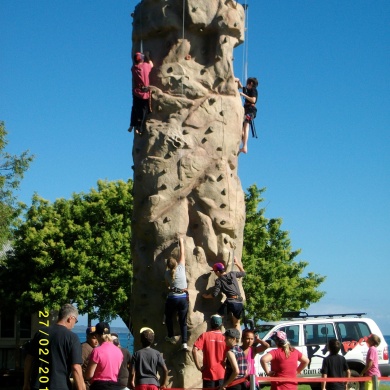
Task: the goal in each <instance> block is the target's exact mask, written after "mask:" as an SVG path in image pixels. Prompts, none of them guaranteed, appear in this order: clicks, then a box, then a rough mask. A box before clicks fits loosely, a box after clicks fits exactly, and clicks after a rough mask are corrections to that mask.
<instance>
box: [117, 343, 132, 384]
mask: <svg viewBox="0 0 390 390" xmlns="http://www.w3.org/2000/svg"><path fill="white" fill-rule="evenodd" d="M120 349H121V351H122V353H123V361H122V364H121V368H120V369H119V374H118V383H119V384H120V385H122V386H123V387H127V384H128V382H129V367H130V365H131V354H130V352H129V350H128V349H127V348H122V347H120Z"/></svg>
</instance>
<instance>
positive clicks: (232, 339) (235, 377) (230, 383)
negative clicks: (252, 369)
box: [219, 328, 248, 390]
mask: <svg viewBox="0 0 390 390" xmlns="http://www.w3.org/2000/svg"><path fill="white" fill-rule="evenodd" d="M224 336H225V343H226V346H227V347H228V349H229V350H228V352H227V354H226V370H225V376H224V378H223V382H222V385H221V386H220V387H219V390H225V389H226V388H227V387H228V388H229V390H245V389H246V385H245V376H246V375H247V369H248V363H247V360H246V357H245V354H244V351H243V350H242V349H241V348H240V347H239V346H238V340H239V339H240V332H239V331H238V330H237V329H236V328H232V329H228V330H227V331H226V332H225V334H224Z"/></svg>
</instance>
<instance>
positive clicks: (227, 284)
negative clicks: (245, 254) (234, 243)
mask: <svg viewBox="0 0 390 390" xmlns="http://www.w3.org/2000/svg"><path fill="white" fill-rule="evenodd" d="M234 264H235V265H236V266H237V268H238V269H239V272H236V271H231V272H226V269H225V265H224V264H223V263H215V264H214V265H213V269H212V270H211V271H214V273H215V275H216V276H217V280H216V281H215V286H214V289H213V291H212V293H209V294H203V295H202V297H203V298H206V299H211V298H215V297H216V296H217V295H218V294H219V293H220V292H222V293H224V294H225V295H226V301H225V302H224V303H223V304H222V305H221V307H220V308H219V309H218V314H219V315H221V316H223V315H224V312H225V307H227V312H228V314H229V313H231V314H232V320H233V326H234V327H235V328H236V329H238V330H241V328H240V318H241V314H242V312H243V310H244V304H243V303H242V297H241V294H240V287H239V286H238V281H237V278H243V277H244V276H245V275H246V273H245V271H244V268H243V266H242V264H241V263H239V262H238V260H237V257H235V256H234Z"/></svg>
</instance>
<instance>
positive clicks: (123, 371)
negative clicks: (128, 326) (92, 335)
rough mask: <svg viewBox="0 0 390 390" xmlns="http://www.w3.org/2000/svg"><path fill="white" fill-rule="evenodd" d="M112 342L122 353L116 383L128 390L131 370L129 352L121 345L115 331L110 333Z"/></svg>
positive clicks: (123, 389)
mask: <svg viewBox="0 0 390 390" xmlns="http://www.w3.org/2000/svg"><path fill="white" fill-rule="evenodd" d="M111 337H112V342H113V343H114V345H116V346H117V347H118V348H119V349H120V350H121V352H122V354H123V361H122V364H121V368H120V370H119V374H118V383H119V384H120V385H121V389H122V390H129V389H128V386H130V380H129V378H130V371H131V353H130V351H129V350H128V349H127V348H123V347H121V343H120V340H119V336H118V334H117V333H111Z"/></svg>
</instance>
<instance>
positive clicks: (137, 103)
mask: <svg viewBox="0 0 390 390" xmlns="http://www.w3.org/2000/svg"><path fill="white" fill-rule="evenodd" d="M133 61H134V64H133V66H132V68H131V74H132V77H133V107H132V108H131V118H130V127H129V128H128V131H129V132H131V131H133V128H135V132H136V133H137V134H139V135H141V134H142V131H143V126H144V122H145V119H146V115H147V114H148V113H149V112H150V111H151V109H150V89H149V86H150V82H149V75H150V72H151V71H152V68H153V62H152V61H151V59H150V57H149V53H145V55H144V54H142V53H140V52H137V53H135V54H134V57H133Z"/></svg>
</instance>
